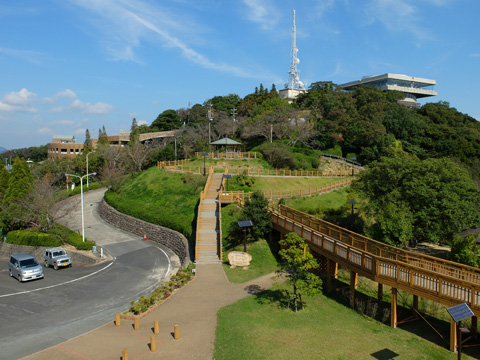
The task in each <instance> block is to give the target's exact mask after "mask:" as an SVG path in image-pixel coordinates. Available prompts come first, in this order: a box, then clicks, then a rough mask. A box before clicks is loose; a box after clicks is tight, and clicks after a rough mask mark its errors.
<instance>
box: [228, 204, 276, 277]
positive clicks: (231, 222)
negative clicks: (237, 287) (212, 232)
mask: <svg viewBox="0 0 480 360" xmlns="http://www.w3.org/2000/svg"><path fill="white" fill-rule="evenodd" d="M240 214H241V209H240V208H238V207H237V206H236V205H235V204H230V205H228V206H225V207H223V208H222V236H223V239H222V242H223V248H222V249H223V269H224V270H225V274H226V275H227V277H228V280H230V281H231V282H233V283H244V282H246V281H249V280H252V279H255V278H257V277H260V276H262V275H266V274H269V273H271V272H274V271H276V270H277V268H278V263H277V259H276V257H275V254H276V253H277V252H278V249H277V248H276V244H275V243H274V242H269V241H267V240H264V239H261V240H258V241H255V242H253V243H248V244H247V252H248V253H249V254H250V255H252V261H251V262H250V267H249V269H248V270H245V269H243V268H241V267H236V268H233V269H231V268H230V264H229V263H228V253H229V252H230V251H243V239H244V237H243V236H244V235H243V232H242V231H238V230H237V231H236V226H235V224H236V223H237V222H238V221H239V220H244V219H241V218H240Z"/></svg>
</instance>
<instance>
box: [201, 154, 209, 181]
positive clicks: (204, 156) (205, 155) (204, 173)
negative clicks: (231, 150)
mask: <svg viewBox="0 0 480 360" xmlns="http://www.w3.org/2000/svg"><path fill="white" fill-rule="evenodd" d="M200 155H202V156H203V176H205V175H206V172H205V158H206V157H207V156H208V155H209V153H207V152H202V153H200Z"/></svg>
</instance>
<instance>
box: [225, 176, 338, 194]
mask: <svg viewBox="0 0 480 360" xmlns="http://www.w3.org/2000/svg"><path fill="white" fill-rule="evenodd" d="M343 179H344V178H313V177H311V178H309V177H300V176H298V177H257V176H255V177H254V179H253V180H254V183H253V184H252V185H251V186H246V185H243V186H242V185H241V184H240V183H239V181H238V180H239V179H238V178H237V177H233V178H232V179H230V180H229V181H228V190H231V191H237V190H243V191H245V192H248V191H256V190H260V191H265V192H269V191H273V192H274V193H278V192H279V191H280V190H282V191H284V192H285V194H286V195H289V192H290V190H294V191H295V190H297V191H299V190H302V191H304V192H305V193H307V192H308V191H309V189H310V188H311V189H312V192H314V191H315V189H316V187H317V186H318V187H320V186H322V185H326V184H331V183H334V182H336V181H339V180H343Z"/></svg>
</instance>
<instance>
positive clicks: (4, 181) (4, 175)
mask: <svg viewBox="0 0 480 360" xmlns="http://www.w3.org/2000/svg"><path fill="white" fill-rule="evenodd" d="M9 176H10V173H9V172H8V170H7V168H6V167H5V166H3V164H2V165H0V202H1V201H2V199H3V196H4V194H5V191H7V188H8V178H9Z"/></svg>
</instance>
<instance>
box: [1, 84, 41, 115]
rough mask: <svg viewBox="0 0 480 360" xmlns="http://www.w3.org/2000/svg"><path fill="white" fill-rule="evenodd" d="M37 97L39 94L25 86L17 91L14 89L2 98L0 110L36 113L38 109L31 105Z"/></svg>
mask: <svg viewBox="0 0 480 360" xmlns="http://www.w3.org/2000/svg"><path fill="white" fill-rule="evenodd" d="M36 99H37V95H36V94H35V93H32V92H30V91H28V90H27V89H25V88H24V89H22V90H20V91H17V92H15V91H12V92H10V93H8V94H5V96H4V97H3V99H2V100H0V111H8V112H17V111H18V112H24V111H26V112H32V113H36V112H38V110H37V109H36V108H35V107H31V106H30V104H31V103H32V102H34V101H35V100H36Z"/></svg>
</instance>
